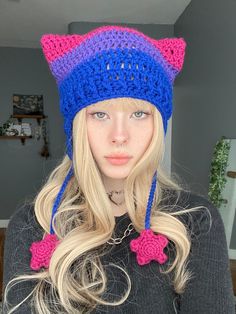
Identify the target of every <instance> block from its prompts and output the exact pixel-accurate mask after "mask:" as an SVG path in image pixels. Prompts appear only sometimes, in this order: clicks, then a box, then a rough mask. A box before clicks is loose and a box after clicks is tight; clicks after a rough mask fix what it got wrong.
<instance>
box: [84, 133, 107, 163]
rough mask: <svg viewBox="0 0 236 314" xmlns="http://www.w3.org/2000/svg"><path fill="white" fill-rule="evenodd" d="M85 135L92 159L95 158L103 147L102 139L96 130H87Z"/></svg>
mask: <svg viewBox="0 0 236 314" xmlns="http://www.w3.org/2000/svg"><path fill="white" fill-rule="evenodd" d="M87 135H88V142H89V145H90V149H91V151H92V153H93V155H94V157H96V156H97V155H98V154H99V151H100V150H101V149H102V147H103V138H104V137H103V136H102V135H101V134H100V133H99V132H98V130H97V129H93V128H92V129H91V128H88V131H87Z"/></svg>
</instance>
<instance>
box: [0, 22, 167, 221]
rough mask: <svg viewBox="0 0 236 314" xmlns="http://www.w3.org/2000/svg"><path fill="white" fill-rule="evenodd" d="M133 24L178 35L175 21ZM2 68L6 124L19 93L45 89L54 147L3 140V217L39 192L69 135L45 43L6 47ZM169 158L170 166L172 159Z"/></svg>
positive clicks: (1, 118) (0, 94)
mask: <svg viewBox="0 0 236 314" xmlns="http://www.w3.org/2000/svg"><path fill="white" fill-rule="evenodd" d="M99 25H104V23H85V22H84V23H78V24H77V23H71V24H70V25H69V33H70V32H74V33H85V32H87V31H89V30H90V29H92V28H94V27H97V26H99ZM126 25H127V24H126ZM129 25H130V24H129ZM132 26H136V27H137V28H139V29H140V30H141V31H142V30H143V31H144V32H146V33H147V34H148V35H150V36H153V37H156V38H158V37H164V36H167V37H171V36H173V25H136V24H132ZM0 69H1V71H0V102H1V107H0V108H1V111H0V125H2V124H3V123H4V122H6V120H7V119H8V118H9V117H10V115H11V114H12V94H13V93H19V94H20V93H22V94H43V95H44V112H45V114H46V115H47V116H48V124H47V127H48V132H49V141H50V142H49V150H50V153H51V157H50V158H48V159H45V158H43V157H41V156H40V155H39V152H40V150H41V148H42V146H43V141H42V140H40V141H37V140H36V139H29V140H26V142H25V145H24V146H23V145H22V144H21V142H20V140H15V139H14V140H0V152H1V154H0V164H1V176H0V186H1V187H2V188H1V189H0V202H1V209H0V220H3V219H9V217H10V216H11V214H12V213H13V212H14V211H15V210H16V208H17V207H18V206H20V205H21V204H22V203H24V201H25V200H27V199H32V198H33V197H34V196H35V195H36V194H37V192H38V191H39V189H40V187H41V186H42V184H43V183H44V180H45V178H46V176H48V175H49V173H50V172H51V171H52V169H53V168H54V167H55V166H56V164H57V162H58V160H59V159H60V158H61V157H62V156H63V154H64V152H65V136H64V131H63V118H62V117H61V114H60V112H59V96H58V91H57V86H56V82H55V81H54V78H53V76H52V75H51V73H50V71H49V69H48V65H47V63H46V60H45V59H44V56H43V54H42V51H41V49H27V48H7V47H6V48H5V47H4V48H3V47H0ZM24 122H30V123H32V126H34V125H36V123H37V122H36V120H29V119H24ZM168 132H169V133H168ZM168 132H167V137H168V141H167V146H168V147H169V148H170V144H171V141H170V140H169V139H170V135H169V134H171V121H170V123H169V130H168ZM169 155H170V154H169ZM169 158H170V156H169ZM166 162H167V167H168V164H170V160H167V161H166Z"/></svg>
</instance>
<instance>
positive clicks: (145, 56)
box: [41, 26, 186, 159]
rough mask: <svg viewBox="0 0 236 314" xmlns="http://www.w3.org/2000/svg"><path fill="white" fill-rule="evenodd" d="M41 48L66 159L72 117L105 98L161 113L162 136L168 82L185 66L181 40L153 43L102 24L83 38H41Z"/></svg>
mask: <svg viewBox="0 0 236 314" xmlns="http://www.w3.org/2000/svg"><path fill="white" fill-rule="evenodd" d="M41 45H42V49H43V52H44V55H45V57H46V60H47V61H48V64H49V67H50V69H51V72H52V74H53V75H54V77H55V79H56V82H57V85H58V89H59V94H60V110H61V113H62V114H63V116H64V130H65V133H66V136H67V153H68V155H69V157H70V158H71V159H72V151H73V150H72V123H73V118H74V116H75V115H76V113H77V112H79V111H80V110H81V109H83V108H85V107H86V106H88V105H90V104H92V103H96V102H98V101H101V100H104V99H109V98H116V97H133V98H138V99H143V100H147V101H149V102H151V103H152V104H153V105H155V106H156V107H157V109H158V110H159V111H160V113H161V115H162V118H163V124H164V130H165V133H166V129H167V121H168V119H169V118H170V117H171V114H172V96H173V90H172V89H173V82H174V79H175V77H176V75H177V74H178V73H179V72H180V70H181V68H182V66H183V62H184V54H185V47H186V43H185V41H184V39H183V38H170V39H169V38H164V39H159V40H156V39H153V38H150V37H148V36H146V35H145V34H143V33H142V32H140V31H138V30H136V29H134V28H128V27H122V26H101V27H98V28H96V29H95V30H92V31H91V32H89V33H87V34H85V35H77V34H74V35H58V34H55V35H54V34H45V35H43V36H42V38H41Z"/></svg>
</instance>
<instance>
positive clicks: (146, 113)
mask: <svg viewBox="0 0 236 314" xmlns="http://www.w3.org/2000/svg"><path fill="white" fill-rule="evenodd" d="M135 113H142V114H143V113H144V114H145V115H146V116H147V115H148V114H149V113H148V112H144V111H136V112H135ZM136 117H137V116H136ZM140 117H142V115H141V116H139V118H140Z"/></svg>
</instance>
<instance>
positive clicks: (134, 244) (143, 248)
mask: <svg viewBox="0 0 236 314" xmlns="http://www.w3.org/2000/svg"><path fill="white" fill-rule="evenodd" d="M167 244H168V239H167V238H166V237H165V236H164V235H160V234H158V235H155V234H154V233H153V231H152V230H151V229H144V230H143V231H142V232H141V234H140V236H139V237H138V238H137V239H134V240H131V241H130V248H131V251H133V252H136V253H137V262H138V264H139V265H145V264H148V263H149V262H150V261H151V260H155V261H157V262H159V264H163V263H165V262H166V261H167V259H168V257H167V255H166V254H165V253H164V252H163V249H164V248H165V247H166V246H167Z"/></svg>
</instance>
